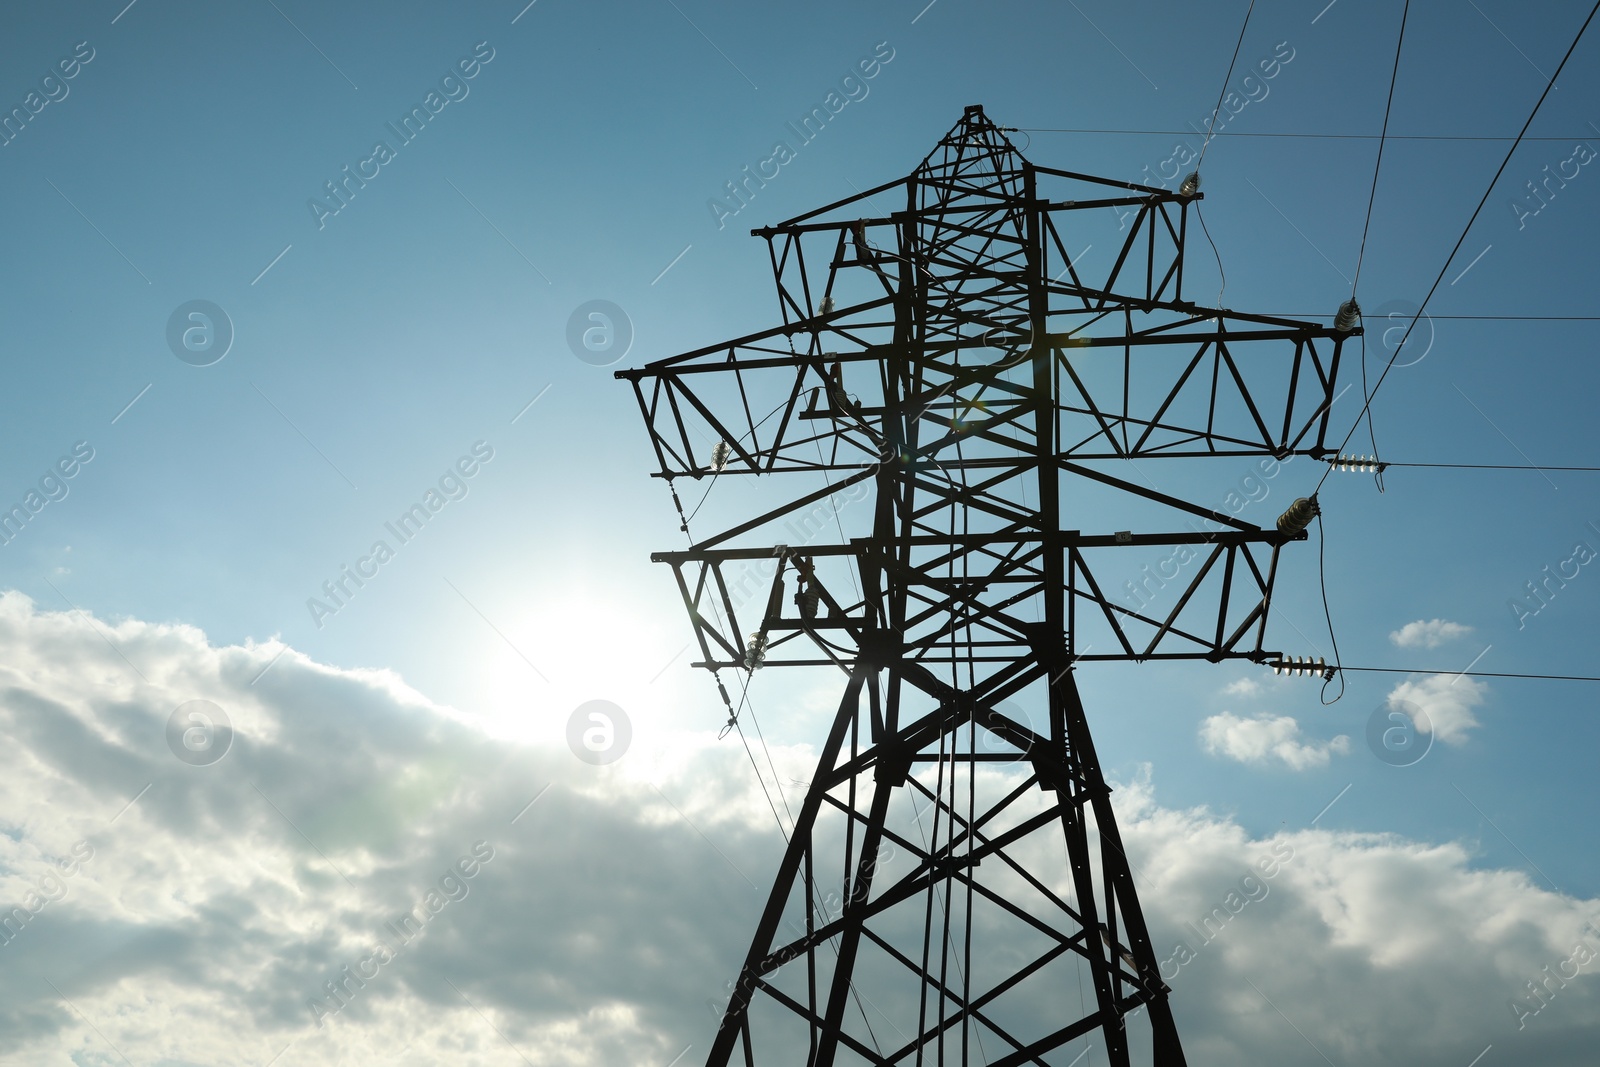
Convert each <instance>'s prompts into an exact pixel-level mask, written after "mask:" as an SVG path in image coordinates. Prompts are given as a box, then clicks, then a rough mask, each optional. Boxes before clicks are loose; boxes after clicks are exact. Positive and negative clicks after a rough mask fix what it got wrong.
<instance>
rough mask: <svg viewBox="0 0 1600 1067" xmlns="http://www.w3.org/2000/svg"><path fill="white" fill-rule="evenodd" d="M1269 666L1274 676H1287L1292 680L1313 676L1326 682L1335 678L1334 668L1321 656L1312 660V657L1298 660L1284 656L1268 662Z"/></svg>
mask: <svg viewBox="0 0 1600 1067" xmlns="http://www.w3.org/2000/svg"><path fill="white" fill-rule="evenodd" d="M1267 666H1269V667H1271V668H1272V673H1273V674H1287V675H1289V676H1290V677H1291V678H1309V677H1312V676H1316V677H1320V678H1322V679H1324V680H1331V679H1332V678H1333V668H1332V667H1330V666H1328V664H1327V662H1326V661H1325V660H1324V659H1323V658H1322V657H1321V656H1318V657H1317V658H1316V659H1312V658H1311V657H1310V656H1300V657H1298V658H1296V657H1294V656H1283V657H1281V658H1279V659H1270V660H1268V661H1267Z"/></svg>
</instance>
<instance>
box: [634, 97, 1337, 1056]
mask: <svg viewBox="0 0 1600 1067" xmlns="http://www.w3.org/2000/svg"><path fill="white" fill-rule="evenodd" d="M1198 198H1199V197H1198V193H1197V190H1196V189H1195V188H1193V187H1191V186H1187V185H1186V186H1185V187H1184V188H1183V189H1182V190H1180V191H1178V192H1173V191H1168V190H1165V189H1158V188H1151V187H1147V186H1142V185H1135V184H1131V183H1128V182H1121V181H1113V180H1110V179H1104V178H1095V177H1091V176H1088V175H1084V174H1075V173H1071V172H1068V171H1062V170H1054V169H1051V168H1047V167H1040V166H1035V165H1033V164H1031V163H1029V162H1028V161H1027V160H1025V159H1024V158H1023V157H1022V156H1021V155H1020V154H1019V153H1018V152H1017V151H1016V149H1015V148H1014V147H1013V146H1012V145H1011V144H1010V142H1009V141H1008V140H1007V138H1006V137H1005V134H1004V131H1002V130H1001V129H1000V128H998V127H996V126H995V125H994V124H993V123H992V122H990V120H989V119H988V118H987V117H986V116H985V115H984V113H983V110H982V108H981V107H969V108H967V109H966V113H965V114H964V115H963V117H962V119H961V121H960V122H959V123H958V124H957V125H956V126H955V127H954V128H953V129H952V130H951V131H950V133H949V134H948V135H946V136H945V137H944V138H943V139H942V140H941V141H940V142H939V144H938V146H937V147H936V148H935V149H934V151H933V152H932V153H930V154H929V156H928V157H927V158H926V159H924V160H923V161H922V163H921V165H920V166H918V167H917V169H916V170H915V172H913V173H912V174H911V175H910V176H908V177H906V178H903V179H900V180H898V181H893V182H889V183H887V184H884V185H881V186H878V187H876V188H874V189H871V190H868V191H867V192H865V193H861V194H860V195H858V196H854V197H850V198H849V199H846V200H841V201H839V202H837V203H834V204H830V205H828V206H827V207H824V208H820V209H818V210H816V211H813V212H810V213H808V214H805V215H802V216H799V217H798V218H795V219H791V220H790V221H788V222H785V223H783V224H781V225H778V226H772V227H768V228H764V229H758V230H755V231H753V233H754V235H755V236H758V237H762V238H764V239H765V240H766V242H767V247H768V250H769V254H770V258H771V262H772V267H773V271H774V274H775V276H776V280H777V289H778V303H779V308H780V311H781V314H782V324H781V325H779V326H776V327H774V328H772V329H769V330H766V331H763V332H760V333H756V334H751V335H749V336H746V337H741V338H738V339H736V340H732V341H727V342H722V343H719V344H717V345H713V346H710V347H707V348H703V349H698V350H696V351H693V352H688V353H685V354H683V355H680V356H675V357H672V358H669V359H663V360H659V361H657V362H653V363H650V364H649V365H647V366H645V367H643V368H639V369H633V370H625V371H620V372H618V377H620V378H624V379H627V380H628V381H630V382H631V383H632V384H633V387H634V390H635V393H636V395H637V398H638V401H639V406H640V410H641V412H642V413H643V415H644V418H645V421H646V424H647V427H648V429H649V433H650V439H651V442H652V444H653V446H654V449H655V454H656V458H657V460H658V463H659V470H658V471H657V472H656V474H655V476H656V477H659V478H663V479H666V480H667V481H668V483H669V484H675V480H676V479H681V478H688V479H693V480H696V481H698V482H700V483H701V484H707V486H708V487H707V491H709V484H708V480H709V483H714V482H715V481H716V480H720V479H724V478H734V477H736V476H752V475H753V476H758V477H761V478H762V479H763V481H765V482H767V483H768V487H767V488H766V490H765V492H766V494H767V498H768V499H769V500H770V499H771V497H772V495H773V494H774V493H777V492H778V491H779V490H778V488H776V487H778V486H783V485H787V486H789V487H790V488H791V489H792V490H793V491H792V492H790V493H785V494H783V495H782V503H780V504H777V505H776V506H773V507H771V508H770V509H769V510H767V511H765V512H764V513H762V514H760V515H757V516H756V517H754V518H751V519H749V520H747V521H743V522H739V523H738V524H737V525H734V526H733V527H732V528H729V529H725V530H723V531H722V532H720V533H717V534H715V535H713V536H709V537H703V538H701V539H699V540H697V541H696V540H693V538H692V536H691V542H692V543H691V547H690V548H689V549H687V550H685V551H678V552H660V553H656V554H655V555H654V557H653V558H654V559H656V560H658V561H661V562H665V563H667V564H669V565H670V566H671V567H672V570H673V573H674V574H675V576H676V578H677V583H678V588H679V590H680V592H681V593H682V596H683V600H684V604H685V605H686V607H687V608H688V611H689V616H690V619H691V621H692V623H693V625H694V630H695V635H696V639H697V641H698V645H699V649H700V660H699V661H698V663H697V666H700V667H704V668H707V669H710V670H712V671H714V672H720V671H722V670H728V671H734V672H740V673H741V674H742V676H743V677H742V681H743V682H744V683H745V684H746V685H749V684H750V681H751V675H752V672H754V671H755V670H756V669H758V668H761V669H771V668H775V667H779V666H807V667H812V668H818V667H821V668H837V669H838V670H840V671H842V672H843V673H844V674H845V675H846V676H847V677H848V681H847V682H846V684H845V689H844V696H843V699H842V700H841V701H840V703H839V707H838V712H837V714H836V715H835V717H834V719H833V722H832V727H831V729H830V730H829V731H828V734H827V737H826V739H825V741H824V742H823V744H822V747H821V754H820V757H819V759H818V762H817V766H816V770H815V773H814V774H813V775H812V778H811V781H810V783H809V786H808V790H807V793H806V796H805V799H804V801H803V803H802V804H801V805H800V807H799V809H798V811H797V812H795V813H794V814H793V816H792V819H791V823H790V825H789V826H788V827H786V828H785V829H786V831H787V832H788V846H787V850H786V852H785V854H784V857H783V861H782V864H781V866H780V867H779V870H778V875H777V879H776V881H775V883H774V886H773V889H772V892H771V896H770V897H769V899H768V901H767V904H766V907H765V909H764V911H763V912H762V914H761V918H760V920H759V923H758V925H757V928H756V932H755V936H754V938H753V940H752V942H751V945H750V950H749V953H748V955H747V956H746V958H745V961H744V965H743V967H742V969H741V971H740V973H739V976H738V979H737V981H736V982H735V983H734V984H733V988H732V993H731V996H730V998H729V1000H728V1003H727V1006H726V1010H725V1011H724V1013H723V1016H722V1023H721V1026H720V1028H719V1029H718V1031H717V1035H716V1039H715V1042H714V1044H713V1047H712V1049H711V1053H710V1056H709V1058H708V1059H707V1063H708V1064H709V1065H711V1067H726V1065H729V1064H742V1065H743V1067H779V1065H788V1064H793V1065H795V1067H832V1065H835V1064H857V1063H867V1064H925V1063H935V1062H936V1063H940V1064H945V1063H955V1062H959V1063H962V1064H966V1063H974V1064H976V1063H986V1064H988V1065H989V1067H1012V1065H1022V1064H1041V1065H1057V1067H1065V1064H1067V1063H1068V1062H1069V1061H1071V1060H1072V1059H1073V1056H1074V1054H1079V1055H1081V1051H1079V1046H1081V1045H1083V1044H1085V1043H1086V1042H1088V1041H1090V1040H1097V1041H1098V1043H1099V1045H1100V1046H1101V1047H1103V1049H1104V1054H1105V1055H1106V1057H1107V1058H1108V1060H1109V1061H1110V1063H1111V1064H1113V1065H1123V1064H1129V1063H1132V1062H1135V1061H1138V1062H1148V1063H1153V1064H1157V1065H1161V1067H1173V1065H1181V1064H1183V1063H1184V1056H1183V1050H1182V1046H1181V1044H1180V1042H1179V1039H1178V1034H1177V1029H1176V1027H1175V1025H1174V1023H1173V1016H1172V1010H1171V1007H1170V1005H1169V1003H1168V994H1169V989H1168V987H1167V985H1166V984H1165V982H1164V981H1163V980H1162V976H1161V974H1160V968H1159V965H1158V962H1157V959H1158V957H1157V953H1156V950H1155V947H1154V946H1153V945H1152V942H1151V935H1150V931H1149V929H1148V928H1147V926H1146V923H1145V918H1144V914H1143V912H1142V910H1141V908H1140V905H1139V899H1138V896H1137V894H1136V893H1135V892H1134V885H1133V877H1132V873H1131V867H1132V864H1131V863H1130V861H1129V859H1128V856H1127V855H1126V853H1125V851H1124V847H1123V842H1122V839H1121V837H1120V835H1119V833H1118V830H1117V823H1116V819H1115V817H1114V815H1113V812H1112V806H1111V801H1110V789H1109V788H1108V787H1107V785H1106V782H1105V779H1104V777H1103V775H1102V772H1101V767H1100V764H1099V762H1098V760H1097V758H1096V756H1095V750H1094V745H1093V742H1092V741H1091V739H1090V736H1089V728H1088V724H1087V721H1086V718H1085V715H1084V709H1083V705H1082V703H1081V702H1080V700H1079V695H1078V688H1077V685H1076V681H1075V668H1076V666H1077V665H1078V664H1079V663H1083V662H1086V661H1096V660H1160V659H1205V660H1211V661H1219V660H1223V659H1232V658H1243V659H1250V660H1254V661H1256V662H1267V661H1269V660H1271V659H1273V657H1274V656H1276V655H1277V654H1276V653H1271V652H1268V651H1266V650H1265V649H1264V648H1263V645H1262V640H1263V638H1264V635H1265V630H1266V624H1267V616H1268V609H1269V607H1270V604H1271V594H1272V585H1273V580H1274V577H1275V575H1276V572H1277V566H1278V558H1279V554H1280V552H1281V551H1282V549H1283V546H1284V545H1285V544H1286V543H1288V542H1290V541H1294V540H1303V539H1304V538H1305V533H1304V521H1300V522H1298V523H1296V522H1288V523H1286V524H1285V529H1283V530H1280V529H1278V528H1277V527H1275V526H1268V527H1266V528H1261V527H1258V526H1255V525H1252V524H1250V523H1248V522H1245V521H1243V520H1242V519H1241V518H1240V517H1239V515H1238V514H1237V513H1236V509H1233V508H1231V507H1230V508H1225V509H1217V508H1212V507H1207V506H1203V505H1201V504H1197V503H1193V502H1191V501H1189V500H1186V499H1183V498H1182V497H1180V496H1177V495H1173V494H1170V493H1168V492H1164V491H1162V490H1160V489H1158V488H1156V486H1155V484H1154V483H1152V482H1151V481H1150V480H1149V479H1148V478H1147V470H1146V469H1145V466H1147V467H1148V468H1152V469H1153V468H1158V467H1159V468H1161V469H1162V471H1163V473H1168V472H1170V471H1171V469H1172V468H1171V467H1170V466H1168V465H1167V464H1158V463H1157V462H1156V461H1158V460H1163V461H1170V460H1177V459H1183V460H1186V461H1188V462H1189V464H1191V465H1193V464H1198V463H1200V462H1201V461H1202V460H1209V461H1211V462H1212V463H1215V462H1216V461H1217V460H1218V458H1219V457H1250V458H1252V459H1254V460H1255V461H1256V462H1258V463H1262V464H1267V463H1279V462H1286V461H1287V460H1288V459H1289V458H1290V457H1292V456H1313V457H1317V458H1319V459H1320V458H1321V457H1322V456H1323V455H1325V454H1327V453H1328V450H1327V449H1326V448H1325V447H1324V444H1325V442H1324V438H1325V433H1326V430H1327V419H1328V409H1329V407H1330V406H1331V404H1332V402H1333V399H1334V395H1335V394H1334V385H1335V379H1336V377H1337V373H1338V366H1339V354H1340V348H1341V344H1342V341H1343V339H1344V338H1345V337H1346V336H1350V335H1351V334H1353V333H1354V332H1356V331H1340V330H1336V329H1334V328H1332V327H1325V326H1319V325H1315V324H1312V323H1307V322H1299V321H1293V320H1289V319H1284V318H1278V317H1271V316H1260V315H1248V314H1238V313H1234V312H1231V311H1223V310H1220V309H1212V308H1202V307H1199V306H1198V305H1196V304H1194V303H1192V302H1190V301H1188V300H1185V299H1184V296H1183V281H1184V277H1183V251H1184V243H1185V238H1186V236H1187V233H1188V219H1189V208H1190V206H1191V205H1192V204H1193V202H1194V201H1195V200H1197V199H1198ZM885 202H887V203H888V204H890V205H891V208H892V209H891V210H889V211H887V212H885V211H883V210H881V206H880V205H882V204H883V203H885ZM1113 224H1115V228H1113ZM1108 235H1109V236H1108ZM1102 241H1104V242H1106V243H1107V245H1108V246H1109V247H1110V249H1111V251H1110V252H1109V253H1108V252H1105V251H1103V252H1102V254H1101V255H1100V256H1098V257H1096V262H1101V263H1104V262H1108V261H1109V262H1110V266H1109V267H1108V268H1103V269H1102V270H1101V272H1100V273H1099V274H1098V275H1096V276H1095V277H1092V278H1091V277H1090V276H1088V274H1087V271H1086V269H1085V268H1084V267H1082V266H1081V265H1080V263H1079V262H1078V261H1077V260H1075V259H1074V255H1077V256H1078V257H1080V258H1081V257H1082V253H1081V252H1075V251H1074V250H1076V249H1077V248H1078V246H1079V245H1080V244H1081V243H1086V242H1087V243H1092V244H1098V243H1100V242H1102ZM1145 460H1148V461H1150V462H1149V463H1148V464H1147V465H1145V466H1142V465H1141V464H1142V463H1143V461H1145ZM1229 463H1230V464H1231V465H1232V466H1233V468H1235V470H1236V467H1237V465H1238V464H1239V463H1240V460H1239V459H1238V458H1233V459H1232V460H1230V461H1229ZM1179 467H1184V464H1179ZM1263 469H1265V468H1263ZM776 475H785V476H787V477H786V478H784V479H782V480H781V481H780V480H778V479H776V478H775V477H774V476H776ZM858 487H859V488H858ZM863 493H864V494H865V495H866V499H867V500H868V501H869V503H870V506H869V505H868V504H864V505H862V507H860V508H858V509H857V510H856V511H855V512H854V513H851V515H850V518H851V520H852V527H853V528H856V529H858V530H859V531H860V532H859V535H857V536H850V537H846V536H845V534H844V522H843V517H842V516H841V515H840V514H839V513H840V512H841V511H842V510H843V508H844V506H845V504H846V503H848V502H849V501H850V500H852V499H855V497H856V496H857V495H860V494H863ZM726 495H727V494H726V492H725V493H724V494H723V496H726ZM673 497H674V500H675V501H677V500H678V495H677V492H676V489H674V492H673ZM702 499H703V498H702ZM830 502H831V503H830ZM818 509H822V510H823V511H824V513H830V512H831V514H828V515H827V517H828V518H829V519H830V520H831V521H832V523H836V524H837V526H838V530H839V534H840V537H839V543H836V544H822V543H816V544H792V543H789V542H784V543H775V537H776V535H778V534H781V533H783V532H784V530H783V529H781V528H780V527H779V526H778V524H779V523H780V522H783V521H784V520H788V521H787V524H786V529H787V531H788V533H789V534H791V535H792V534H794V533H796V532H799V533H801V534H802V535H804V536H806V537H807V539H808V540H815V538H814V537H813V536H812V535H813V534H814V533H815V532H816V531H815V528H814V527H815V524H814V523H813V522H812V521H811V519H809V518H806V517H807V516H814V514H815V512H816V511H817V510H818ZM869 510H870V520H869V519H868V518H867V515H866V512H867V511H869ZM1301 511H1302V512H1304V511H1305V508H1304V507H1302V508H1301ZM679 512H680V515H681V514H682V505H681V503H680V504H679ZM797 517H798V518H800V520H801V524H800V526H798V527H797V526H796V519H797ZM1304 519H1306V520H1308V519H1309V515H1305V516H1304ZM1064 520H1065V521H1064ZM1121 521H1128V523H1129V525H1130V526H1131V527H1136V528H1134V529H1126V530H1119V529H1117V528H1116V527H1117V525H1119V524H1120V522H1121ZM1180 521H1181V522H1186V523H1187V528H1186V529H1174V527H1176V526H1177V525H1178V523H1179V522H1180ZM684 529H685V532H688V522H687V520H685V525H684ZM1163 554H1164V555H1163ZM1154 557H1161V560H1160V562H1159V563H1158V567H1157V571H1156V572H1152V571H1151V570H1150V565H1149V563H1148V560H1149V559H1151V558H1154ZM1140 560H1144V561H1146V562H1145V564H1144V570H1143V572H1140V571H1138V570H1136V569H1135V566H1136V564H1137V563H1138V562H1139V561H1140ZM755 565H759V566H763V567H764V566H771V568H772V570H771V575H770V579H768V578H767V577H766V576H765V575H764V574H763V576H762V580H763V582H764V584H765V585H766V590H765V592H766V595H765V596H764V597H759V596H758V597H756V598H755V600H754V603H756V605H757V610H756V611H755V612H753V613H749V612H745V611H744V610H743V608H744V607H745V605H744V604H743V603H742V597H741V596H740V595H739V590H740V588H742V586H740V585H739V584H738V582H737V581H736V579H737V578H738V575H739V574H741V573H742V574H745V575H746V578H745V580H746V581H747V580H748V573H749V571H750V568H751V567H752V566H755ZM1186 568H1187V569H1186ZM1168 571H1171V572H1172V573H1171V574H1168ZM1140 573H1142V574H1143V575H1144V578H1143V579H1142V584H1136V583H1135V582H1134V581H1133V580H1131V579H1129V580H1127V581H1125V582H1124V583H1123V588H1124V589H1127V590H1128V591H1130V592H1134V593H1136V594H1138V595H1136V596H1134V597H1132V598H1131V599H1132V600H1133V601H1134V606H1132V607H1130V606H1128V604H1127V603H1124V602H1122V601H1121V600H1120V599H1119V597H1121V593H1120V592H1119V591H1118V590H1117V589H1116V587H1115V584H1114V583H1115V582H1116V580H1117V579H1118V578H1121V577H1124V576H1126V575H1139V574H1140ZM1152 582H1158V583H1159V588H1158V587H1157V586H1156V585H1154V584H1152ZM1169 584H1170V586H1171V590H1170V593H1169V592H1167V589H1166V587H1167V586H1168V585H1169ZM1158 593H1159V594H1161V595H1159V596H1158V595H1157V594H1158ZM786 594H789V595H786ZM1144 594H1148V597H1147V596H1146V595H1144ZM1163 598H1165V599H1163ZM1158 603H1161V604H1162V605H1163V607H1162V609H1161V610H1159V611H1158V610H1156V609H1155V606H1154V605H1156V604H1158ZM718 679H719V680H718V687H719V689H721V688H722V682H721V680H720V673H719V675H718ZM724 701H725V702H728V703H730V706H729V710H730V712H732V713H733V714H734V715H735V716H737V715H738V714H739V713H740V712H742V711H743V707H744V702H743V701H742V700H740V701H736V702H729V701H728V697H727V694H726V691H725V690H724ZM733 703H738V704H739V707H737V708H735V707H733V706H732V704H733ZM1074 991H1076V992H1074ZM1136 1016H1139V1017H1141V1018H1135V1017H1136Z"/></svg>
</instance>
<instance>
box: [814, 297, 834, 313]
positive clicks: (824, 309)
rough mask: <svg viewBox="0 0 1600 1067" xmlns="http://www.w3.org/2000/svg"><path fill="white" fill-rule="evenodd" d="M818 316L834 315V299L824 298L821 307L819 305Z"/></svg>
mask: <svg viewBox="0 0 1600 1067" xmlns="http://www.w3.org/2000/svg"><path fill="white" fill-rule="evenodd" d="M817 314H819V315H832V314H833V297H831V296H825V297H823V298H822V303H821V305H819V306H818V307H817Z"/></svg>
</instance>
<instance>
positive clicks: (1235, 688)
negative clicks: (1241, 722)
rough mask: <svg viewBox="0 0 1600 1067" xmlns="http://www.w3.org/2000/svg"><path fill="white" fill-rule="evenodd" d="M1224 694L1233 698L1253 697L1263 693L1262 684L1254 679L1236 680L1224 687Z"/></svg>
mask: <svg viewBox="0 0 1600 1067" xmlns="http://www.w3.org/2000/svg"><path fill="white" fill-rule="evenodd" d="M1222 692H1223V693H1224V694H1225V695H1227V696H1231V697H1253V696H1255V695H1256V694H1257V693H1259V692H1261V683H1260V682H1258V681H1256V680H1255V679H1254V678H1249V677H1246V678H1235V679H1234V680H1233V681H1231V682H1229V683H1228V684H1227V685H1225V686H1223V687H1222Z"/></svg>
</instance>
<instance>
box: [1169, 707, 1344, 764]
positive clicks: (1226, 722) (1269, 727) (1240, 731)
mask: <svg viewBox="0 0 1600 1067" xmlns="http://www.w3.org/2000/svg"><path fill="white" fill-rule="evenodd" d="M1200 740H1201V741H1202V742H1203V743H1204V744H1205V746H1206V751H1207V752H1210V753H1211V754H1212V755H1217V756H1226V757H1227V758H1228V759H1232V760H1238V761H1239V762H1240V763H1266V762H1268V761H1269V760H1273V759H1276V760H1279V761H1281V762H1282V763H1283V764H1284V765H1285V766H1287V767H1289V768H1290V769H1291V770H1296V771H1303V770H1305V769H1306V768H1308V767H1326V766H1327V765H1328V757H1329V756H1330V755H1338V756H1344V755H1348V754H1349V752H1350V739H1349V738H1348V737H1346V736H1344V735H1343V734H1340V735H1339V736H1338V737H1335V738H1333V739H1332V740H1330V741H1301V740H1300V724H1299V723H1298V722H1296V721H1295V720H1294V718H1293V717H1292V716H1289V715H1271V714H1266V713H1263V714H1260V715H1256V716H1253V717H1251V718H1248V719H1246V718H1241V717H1240V716H1238V715H1234V714H1233V713H1232V712H1227V711H1225V712H1223V713H1222V714H1220V715H1213V716H1211V717H1210V718H1209V719H1207V720H1206V721H1205V722H1203V723H1201V724H1200Z"/></svg>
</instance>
